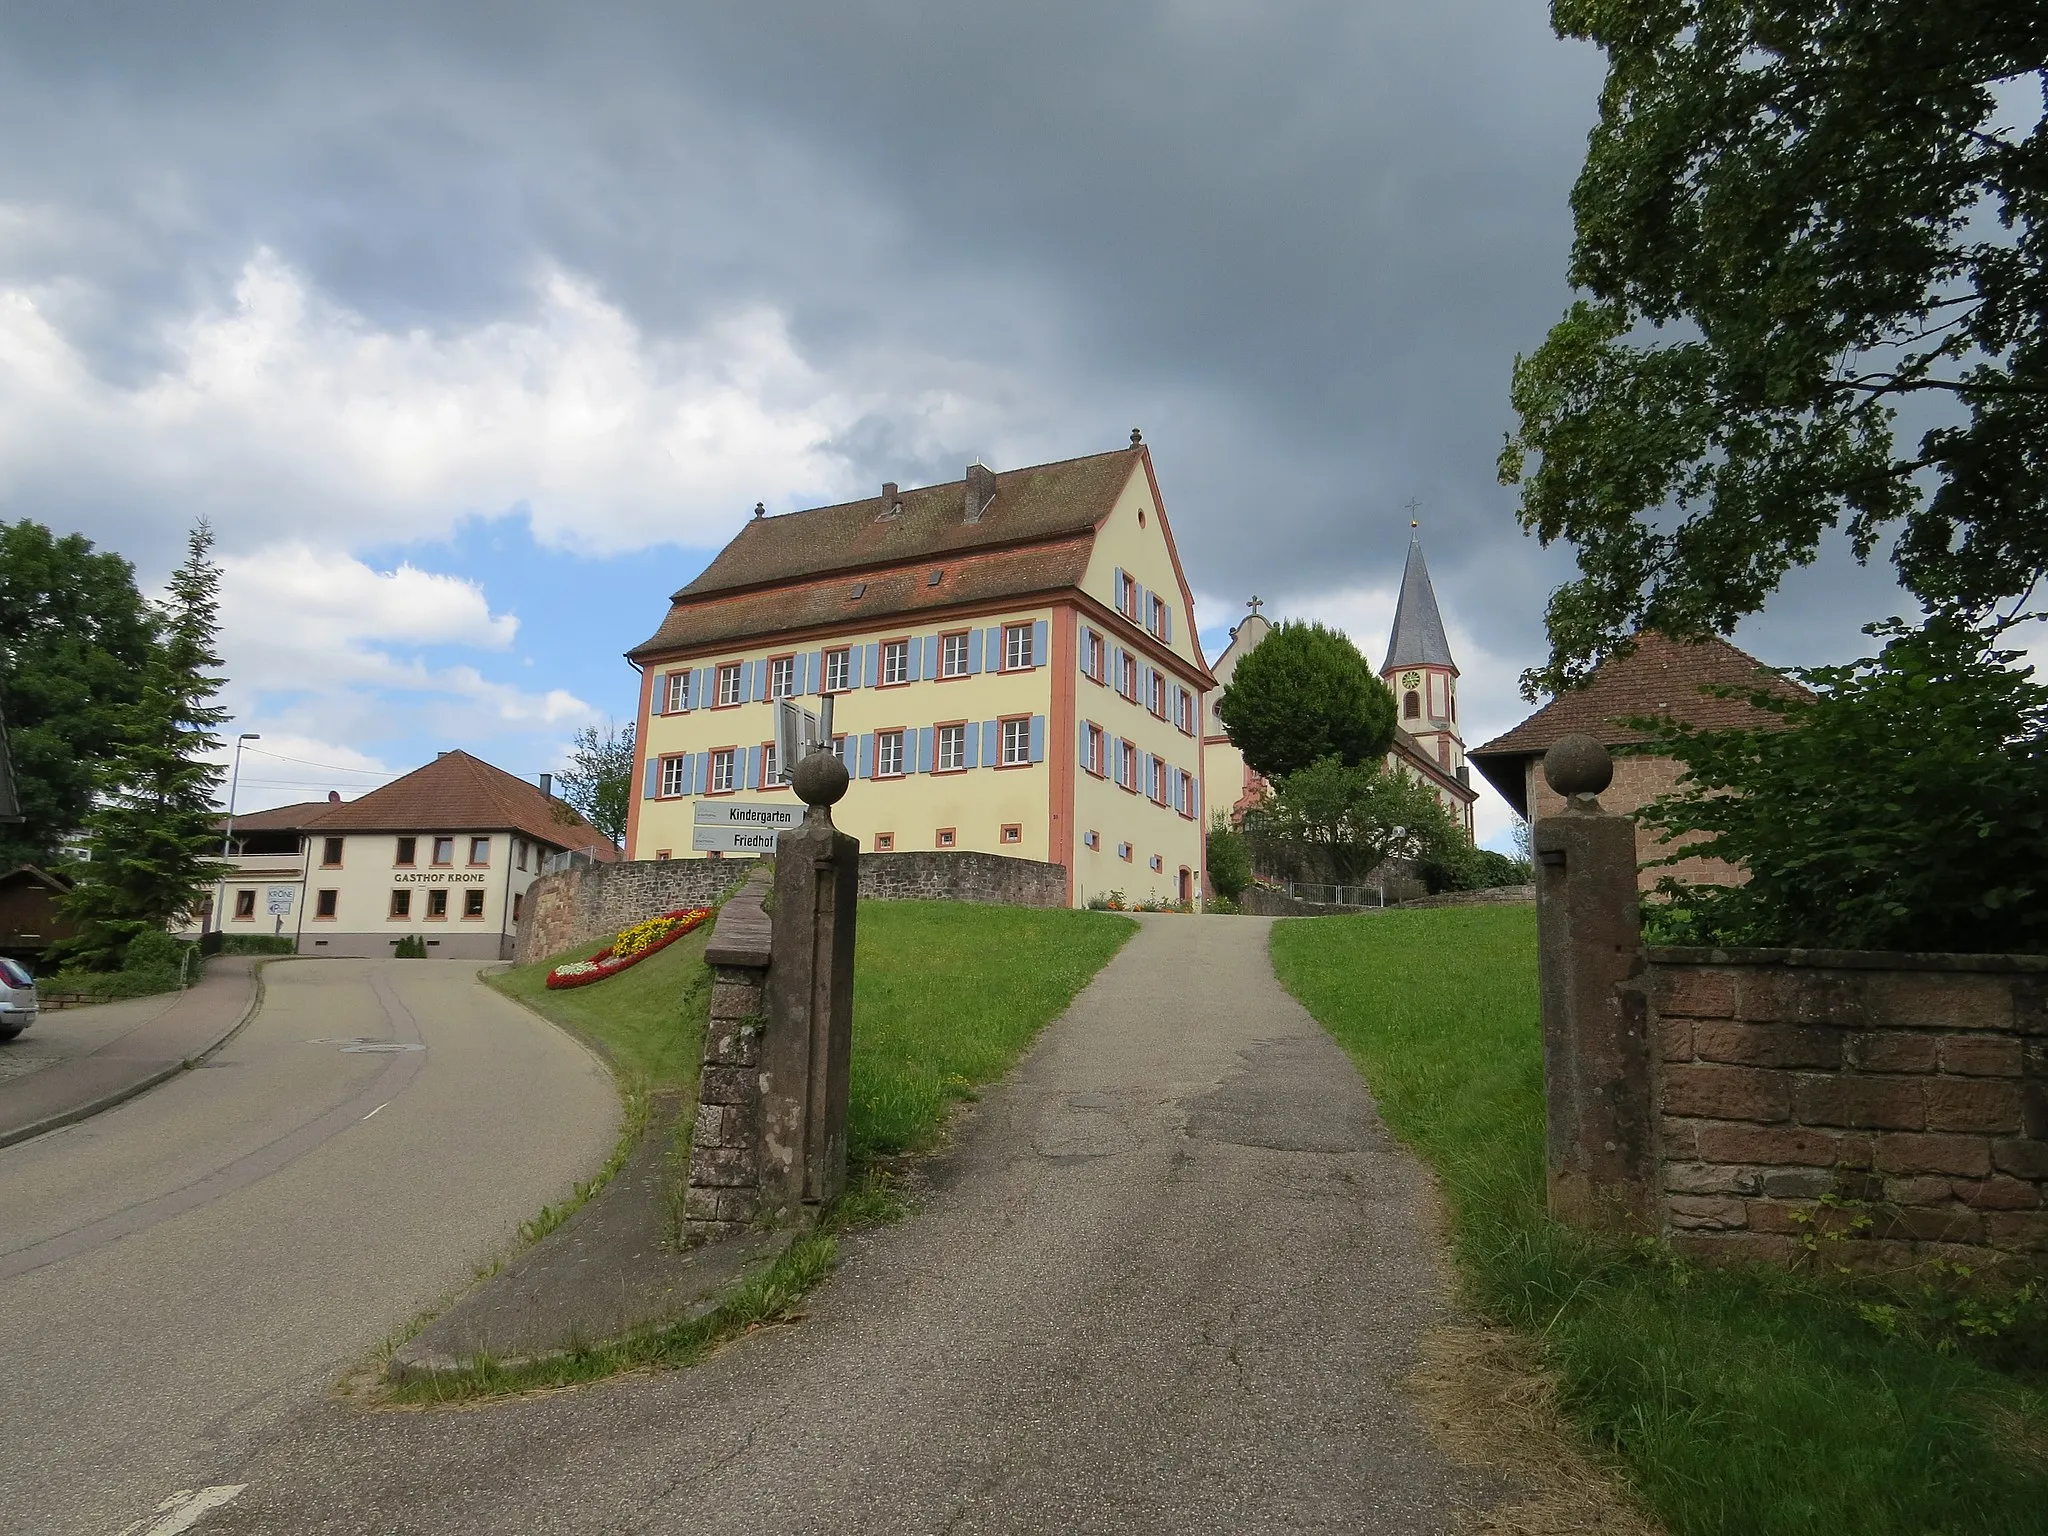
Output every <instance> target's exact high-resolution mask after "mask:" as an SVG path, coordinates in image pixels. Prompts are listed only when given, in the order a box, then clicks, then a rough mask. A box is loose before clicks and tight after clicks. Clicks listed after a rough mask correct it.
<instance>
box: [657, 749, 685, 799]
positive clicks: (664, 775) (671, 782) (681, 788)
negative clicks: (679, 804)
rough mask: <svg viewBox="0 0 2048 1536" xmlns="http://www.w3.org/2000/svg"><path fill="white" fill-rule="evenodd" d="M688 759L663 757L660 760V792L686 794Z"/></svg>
mask: <svg viewBox="0 0 2048 1536" xmlns="http://www.w3.org/2000/svg"><path fill="white" fill-rule="evenodd" d="M689 774H690V760H689V759H688V758H687V757H664V758H663V759H662V760H661V792H662V794H664V795H687V794H688V793H689V792H690V777H689Z"/></svg>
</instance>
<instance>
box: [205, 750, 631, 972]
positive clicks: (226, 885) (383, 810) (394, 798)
mask: <svg viewBox="0 0 2048 1536" xmlns="http://www.w3.org/2000/svg"><path fill="white" fill-rule="evenodd" d="M565 852H573V853H581V854H584V855H586V856H587V857H589V858H591V859H594V860H597V861H599V862H610V861H612V860H615V859H616V858H617V857H618V850H617V849H616V848H614V847H613V846H612V844H611V842H610V841H609V840H608V839H607V838H606V837H605V836H604V834H603V833H601V832H599V831H598V830H597V829H596V828H594V827H592V826H591V825H590V824H589V823H588V822H587V821H585V820H584V819H583V817H582V816H581V815H579V814H578V813H577V812H576V811H575V810H574V809H573V808H572V807H571V806H569V805H568V804H567V803H566V802H564V801H562V800H559V799H557V798H555V797H554V796H552V795H549V794H545V793H543V792H542V790H541V789H540V788H539V787H538V786H537V785H534V784H529V783H527V782H526V780H524V779H521V778H516V777H514V776H513V775H512V774H509V773H507V772H505V771H504V770H503V769H502V768H496V767H493V766H492V765H491V764H489V763H487V762H484V761H483V760H482V759H481V758H476V757H472V756H470V754H469V753H467V752H443V753H441V754H440V755H439V756H437V757H436V758H435V759H434V760H433V761H432V762H430V763H428V764H426V765H425V766H424V767H420V768H415V769H414V770H413V771H412V772H411V773H408V774H406V775H404V776H403V777H402V778H398V779H394V780H393V781H392V782H391V783H389V784H386V785H385V786H384V787H383V788H382V789H377V790H372V791H371V792H370V793H369V794H366V795H362V796H360V797H358V798H357V799H354V800H342V799H340V798H339V797H338V796H337V797H334V798H331V799H328V800H313V801H307V802H305V803H302V804H299V805H287V806H280V807H278V808H276V809H275V810H269V811H258V812H255V813H253V814H250V815H244V816H239V817H237V818H236V819H235V822H234V826H233V829H232V834H231V842H230V849H229V863H230V865H231V873H230V874H229V875H228V877H227V878H226V880H225V881H224V882H222V885H221V887H220V890H221V896H222V910H221V914H220V916H219V919H218V922H217V923H216V922H215V919H214V916H213V913H212V910H211V909H212V906H213V901H212V894H211V893H209V894H208V896H207V898H206V900H205V901H204V902H203V903H202V907H201V911H200V912H199V913H197V914H195V916H196V919H197V922H198V925H199V926H201V927H208V926H218V927H219V928H221V929H222V930H223V931H225V932H226V933H229V934H236V933H247V934H268V935H290V936H292V937H294V938H296V939H297V941H298V952H299V953H300V954H302V955H326V956H330V957H333V958H338V959H339V958H358V959H360V958H364V957H377V956H383V957H389V956H390V955H391V953H392V952H393V950H394V949H395V948H396V947H397V945H398V942H399V940H401V939H404V938H407V937H414V936H416V937H418V938H419V939H420V940H422V942H423V943H424V944H425V946H426V951H427V954H428V956H429V957H430V958H432V959H437V960H509V959H511V958H512V949H513V945H514V943H515V942H516V941H517V937H518V932H519V923H520V920H521V918H522V917H523V916H524V913H525V902H526V889H527V887H528V886H530V885H531V884H532V883H533V882H534V880H535V879H536V878H537V877H538V876H539V874H540V873H541V866H542V865H543V864H544V863H545V862H546V861H547V860H548V859H549V858H551V857H552V856H554V855H555V854H558V853H565Z"/></svg>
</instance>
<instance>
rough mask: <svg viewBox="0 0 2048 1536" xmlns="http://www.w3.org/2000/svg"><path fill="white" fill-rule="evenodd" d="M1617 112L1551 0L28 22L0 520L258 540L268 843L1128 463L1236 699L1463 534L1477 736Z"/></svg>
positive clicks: (2, 361)
mask: <svg viewBox="0 0 2048 1536" xmlns="http://www.w3.org/2000/svg"><path fill="white" fill-rule="evenodd" d="M1599 80H1600V59H1599V57H1598V55H1597V54H1595V53H1594V52H1593V51H1592V50H1590V49H1587V48H1584V47H1581V46H1577V45H1567V44H1564V43H1560V42H1559V41H1557V40H1556V39H1555V38H1554V37H1553V36H1552V35H1551V33H1550V31H1549V28H1548V24H1547V8H1546V7H1545V6H1544V5H1542V4H1539V3H1531V0H1436V3H1434V4H1430V5H1426V6H1424V5H1400V6H1396V5H1384V4H1383V5H1368V6H1361V5H1358V4H1355V3H1352V4H1336V3H1320V0H1261V3H1259V4H1256V5H1254V4H1249V3H1238V4H1222V3H1216V0H1126V3H1122V4H1118V5H1113V6H1105V5H1101V4H1099V3H1098V4H1086V5H1077V4H1067V3H1063V0H1038V3H1035V4H1032V5H1028V6H1025V5H1013V6H1006V7H994V6H982V7H969V6H960V5H957V4H938V3H915V4H914V3H907V0H869V3H855V4H848V3H845V0H836V3H803V0H791V3H783V4H774V5H753V6H735V5H729V4H704V5H695V4H687V3H677V4H669V5H662V6H651V5H650V6H635V7H627V6H602V5H588V4H585V5H576V6H569V5H554V6H545V7H524V6H519V5H513V4H503V3H499V4H492V5H488V6H486V5H474V6H461V5H452V4H431V3H419V0H413V3H408V4H405V5H399V6H390V7H384V6H379V5H374V4H367V3H362V0H356V3H352V4H350V5H348V6H336V5H331V4H330V5H323V6H318V7H313V6H292V5H284V4H276V3H265V4H229V3H216V4H209V5H205V6H195V5H151V6H140V5H133V4H129V5H121V6H109V5H100V4H92V3H82V0H70V3H66V4H61V5H59V4H46V5H41V6H27V5H20V6H10V7H8V8H7V9H6V11H5V12H4V13H0V140H4V142H5V143H7V144H8V145H9V146H10V151H11V152H10V153H9V154H8V155H6V156H5V157H0V518H4V519H14V518H23V517H28V518H35V519H38V520H40V521H43V522H46V523H49V524H51V525H52V526H54V527H56V528H58V529H60V530H65V531H69V530H78V531H82V532H84V533H85V534H87V535H88V536H90V537H91V538H93V539H95V540H96V541H98V542H99V543H100V544H102V545H103V546H106V547H111V548H114V549H117V550H119V551H121V552H122V553H124V554H126V555H127V556H129V557H130V558H131V559H132V560H134V561H135V563H136V565H137V567H138V569H139V571H140V573H141V575H142V577H143V579H144V581H145V583H154V582H157V581H160V580H161V578H162V576H163V574H164V572H165V571H166V570H167V569H168V567H169V566H170V564H171V563H172V562H173V561H174V560H175V559H176V557H177V554H178V551H179V545H180V542H181V539H182V535H183V531H184V530H185V528H186V527H187V526H188V525H189V524H190V522H191V521H192V519H194V518H195V517H198V516H200V515H204V516H207V517H209V518H211V519H212V520H213V522H214V525H215V527H216V528H217V529H218V531H219V534H220V554H221V561H222V565H223V567H224V570H225V573H226V606H225V634H224V644H225V651H226V657H227V661H228V671H229V672H230V673H231V674H232V683H231V687H230V690H229V697H228V702H229V703H230V704H231V705H232V707H233V708H234V709H235V710H236V712H237V716H238V723H237V726H236V727H235V728H237V729H244V730H255V731H260V732H261V733H262V734H263V737H264V741H263V743H262V746H263V749H264V751H265V753H266V754H274V755H266V756H263V757H252V758H250V759H248V760H247V763H246V766H245V770H244V790H243V793H244V799H243V802H242V803H243V804H244V805H250V804H260V803H275V802H279V801H284V800H291V799H299V798H305V797H309V796H312V795H317V794H322V793H324V792H325V791H326V790H328V789H329V788H338V789H341V790H342V791H343V792H344V793H347V794H353V793H356V792H359V791H360V790H361V789H364V788H367V787H371V786H374V785H375V784H377V783H380V782H383V777H382V776H384V775H388V774H390V773H392V772H394V771H400V770H403V769H406V768H409V767H412V766H414V765H416V764H417V763H418V762H419V761H421V760H422V759H423V758H424V757H426V756H427V755H429V754H431V753H432V752H433V751H434V750H435V749H437V748H441V747H450V746H457V745H460V746H464V747H467V748H469V749H470V750H472V751H475V752H477V753H479V754H480V755H482V756H484V757H486V758H489V759H490V760H492V761H494V762H497V763H499V764H500V765H502V766H503V767H505V768H507V769H510V770H512V771H514V772H518V773H522V774H531V773H535V772H538V771H540V770H543V769H546V768H550V767H552V766H555V765H556V764H557V762H558V761H559V759H560V756H561V753H562V750H563V747H564V744H565V743H566V741H567V740H568V738H569V736H570V734H571V733H572V732H573V731H574V730H575V729H577V728H578V727H579V726H582V725H584V724H587V723H592V722H601V721H603V720H604V719H605V718H607V717H615V718H618V719H621V720H623V719H626V718H630V716H631V713H632V708H633V699H634V674H633V672H632V671H631V669H630V668H629V667H628V666H627V665H626V664H625V663H624V662H623V661H622V660H621V659H620V652H621V651H623V650H624V649H626V648H627V647H628V646H630V645H632V644H634V643H635V642H637V641H639V640H640V639H642V638H644V637H645V636H646V635H647V634H648V633H650V632H651V631H652V630H653V628H654V627H655V625H656V623H657V622H658V621H659V619H660V617H661V613H662V611H663V609H664V607H665V599H666V595H667V594H668V593H669V592H671V591H672V590H674V589H675V588H676V587H678V586H680V585H682V584H683V583H684V582H686V581H687V580H689V579H690V578H691V577H692V576H693V575H694V574H695V573H696V572H697V571H698V570H700V569H701V568H702V566H703V565H704V563H705V562H706V561H707V560H708V559H709V558H710V556H711V554H712V553H713V552H714V551H715V550H716V549H717V547H718V546H719V545H720V544H721V543H722V542H723V541H724V540H725V539H726V538H727V537H729V536H730V534H731V533H732V532H733V530H734V529H735V528H736V527H737V526H738V524H739V523H740V522H741V521H742V520H743V519H744V518H745V516H746V515H747V512H748V510H749V509H750V508H751V507H752V506H753V504H754V503H755V502H756V501H763V502H765V503H766V504H767V505H768V507H769V508H770V509H771V510H776V511H781V510H788V509H794V508H798V507H803V506H810V505H816V504H818V503H820V502H824V501H831V500H837V499H841V498H844V497H847V496H853V495H862V494H868V493H870V492H871V491H872V490H873V488H874V487H875V486H877V485H879V484H880V482H881V481H882V480H884V479H892V480H897V481H901V482H903V483H905V484H918V483H925V482H928V481H932V480H939V479H951V478H956V477H957V476H958V475H959V474H960V471H961V466H962V465H963V464H965V463H966V462H967V461H968V460H969V459H970V458H973V457H976V456H980V457H983V458H984V459H986V461H987V462H989V463H991V464H994V465H995V466H997V467H998V468H1009V467H1015V466H1018V465H1023V464H1029V463H1034V462H1039V461H1043V460H1047V459H1055V458H1065V457H1069V456H1072V455H1075V454H1081V453H1089V452H1095V451H1099V450H1102V449H1105V448H1111V447H1115V446H1117V445H1119V444H1121V443H1122V442H1124V441H1125V440H1126V436H1127V434H1128V432H1129V431H1130V429H1131V427H1133V426H1134V425H1135V426H1140V427H1142V428H1143V429H1144V433H1145V438H1146V441H1147V442H1148V443H1150V444H1151V445H1152V449H1153V454H1154V457H1155V461H1156V463H1157V466H1158V469H1159V475H1160V481H1161V486H1162V489H1163V492H1164V494H1165V497H1166V505H1167V511H1168V513H1169V515H1170V516H1171V518H1172V520H1173V524H1174V528H1175V532H1176V535H1177V538H1178V541H1179V547H1180V549H1181V551H1182V555H1183V558H1184V559H1185V561H1186V562H1187V565H1188V574H1189V578H1190V581H1191V582H1192V584H1193V585H1194V587H1195V590H1196V593H1197V601H1198V613H1199V617H1200V619H1201V622H1202V627H1203V630H1204V634H1205V636H1206V637H1207V638H1208V640H1209V650H1210V654H1211V656H1213V655H1214V654H1215V652H1216V649H1217V648H1218V645H1219V643H1220V641H1221V639H1222V638H1223V636H1224V634H1225V633H1226V632H1227V628H1228V625H1229V624H1230V623H1231V622H1233V621H1234V619H1235V618H1236V616H1237V615H1238V614H1239V613H1241V612H1242V603H1243V601H1244V599H1245V597H1246V596H1248V595H1249V594H1250V593H1252V592H1254V591H1256V592H1258V593H1259V594H1261V595H1262V596H1264V597H1265V598H1266V599H1268V612H1269V613H1275V612H1277V613H1280V614H1286V615H1299V616H1310V617H1318V618H1322V619H1325V620H1327V621H1330V622H1333V623H1337V624H1339V625H1341V626H1343V627H1344V628H1346V629H1347V630H1348V631H1349V632H1350V633H1351V634H1352V635H1353V637H1354V638H1355V639H1357V640H1358V641H1359V642H1360V644H1361V645H1362V646H1363V647H1364V648H1365V649H1366V651H1367V654H1368V655H1369V656H1370V657H1371V658H1372V659H1373V660H1374V662H1375V663H1377V661H1378V659H1379V657H1380V654H1381V653H1382V651H1383V649H1384V646H1385V643H1386V631H1387V626H1388V624H1389V621H1390V619H1391V617H1392V608H1393V602H1392V599H1393V589H1394V585H1395V583H1396V581H1397V580H1398V577H1399V573H1400V564H1401V560H1402V556H1403V553H1404V551H1405V547H1406V543H1407V534H1408V521H1409V513H1408V511H1407V510H1406V504H1407V503H1408V502H1410V501H1411V500H1413V501H1415V502H1416V503H1418V504H1419V513H1418V515H1419V516H1420V518H1421V520H1422V523H1423V533H1424V538H1425V542H1426V547H1427V550H1428V554H1429V559H1430V564H1431V568H1432V570H1433V572H1434V575H1435V578H1436V585H1437V592H1438V595H1439V597H1440V599H1441V601H1442V604H1443V607H1444V610H1445V616H1446V618H1447V620H1448V622H1449V625H1450V629H1451V632H1452V637H1453V641H1454V644H1455V647H1456V650H1457V655H1458V660H1459V662H1460V664H1461V667H1462V668H1463V671H1464V676H1465V683H1464V686H1463V689H1462V694H1463V697H1464V699H1465V701H1466V706H1467V710H1468V714H1469V717H1470V718H1469V720H1468V730H1469V731H1470V733H1471V735H1472V737H1473V739H1474V740H1475V742H1476V740H1478V739H1483V738H1484V737H1486V736H1488V735H1491V734H1494V733H1495V732H1497V731H1499V730H1501V729H1505V728H1506V727H1507V726H1508V725H1511V724H1512V723H1513V722H1514V721H1515V720H1516V719H1518V718H1520V716H1521V714H1523V713H1524V712H1525V709H1526V706H1524V705H1522V704H1521V702H1520V701H1519V699H1518V698H1517V696H1516V692H1515V680H1516V676H1517V674H1518V673H1519V672H1520V670H1521V669H1522V667H1524V666H1525V665H1528V664H1529V663H1530V662H1532V661H1533V660H1535V659H1536V658H1537V656H1538V655H1539V654H1540V650H1541V643H1542V638H1541V637H1542V626H1541V616H1542V607H1543V601H1544V598H1545V596H1546V594H1547V592H1548V591H1549V589H1550V588H1551V586H1553V585H1554V584H1555V583H1556V582H1557V581H1558V580H1559V579H1560V578H1561V576H1562V574H1563V573H1564V572H1565V571H1566V570H1567V569H1568V566H1567V564H1566V559H1567V557H1566V556H1564V555H1563V554H1562V553H1561V552H1559V551H1555V550H1553V551H1549V552H1544V551H1540V550H1538V549H1537V548H1536V547H1535V546H1534V544H1533V543H1531V542H1530V541H1528V540H1526V539H1524V538H1523V536H1522V535H1521V534H1520V532H1519V530H1518V529H1517V527H1516V525H1515V522H1514V518H1513V500H1512V497H1511V495H1510V493H1508V492H1506V491H1504V490H1502V489H1501V488H1500V487H1499V486H1498V485H1497V484H1496V483H1495V480H1494V473H1493V460H1494V455H1495V453H1496V451H1497V450H1498V447H1499V445H1500V441H1501V435H1502V433H1503V431H1504V430H1505V429H1506V428H1507V426H1508V424H1509V419H1510V417H1509V412H1508V408H1507V403H1506V394H1507V383H1508V372H1509V368H1510V366H1511V364H1512V360H1513V358H1514V356H1515V354H1516V352H1517V351H1526V350H1528V349H1529V348H1531V347H1533V346H1534V345H1535V344H1536V343H1537V341H1538V340H1540V338H1541V336H1542V334H1543V332H1544V330H1545V329H1546V328H1547V327H1548V326H1549V324H1550V323H1551V322H1552V321H1554V320H1555V319H1556V318H1557V316H1558V314H1559V312H1560V311H1561V309H1562V307H1563V305H1564V304H1565V302H1566V300H1567V293H1566V290H1565V287H1564V284H1563V277H1562V274H1563V270H1564V262H1565V256H1566V251H1567V248H1568V244H1569V240H1570V217H1569V211H1568V206H1567V202H1566V197H1567V193H1568V190H1569V187H1570V184H1571V181H1572V178H1573V177H1574V175H1575V174H1576V171H1577V168H1578V163H1579V159H1580V156H1581V154H1582V152H1583V148H1584V141H1585V134H1586V130H1587V128H1588V126H1589V125H1590V123H1591V121H1592V117H1593V112H1594V100H1595V92H1596V90H1597V88H1598V84H1599ZM1888 585H1889V580H1888V573H1887V572H1885V571H1883V570H1880V571H1875V572H1859V571H1857V570H1855V569H1854V568H1853V567H1852V566H1850V565H1849V564H1848V563H1847V562H1846V561H1844V560H1842V559H1840V558H1835V559H1831V560H1829V561H1827V562H1824V563H1823V565H1822V566H1821V567H1820V568H1819V569H1817V570H1816V571H1812V572H1808V573H1803V574H1802V575H1801V576H1800V577H1799V578H1798V580H1797V581H1796V582H1795V584H1794V586H1793V587H1792V588H1791V589H1790V590H1789V592H1788V595H1787V598H1786V600H1785V601H1783V602H1782V603H1781V604H1780V605H1779V606H1778V608H1777V609H1776V610H1775V611H1774V612H1773V614H1771V615H1770V616H1768V617H1767V618H1766V619H1764V620H1763V621H1760V622H1758V623H1757V624H1754V625H1752V626H1750V627H1748V628H1746V629H1745V630H1744V631H1743V633H1742V635H1741V637H1740V638H1742V639H1743V640H1744V642H1745V643H1747V644H1749V645H1751V646H1752V648H1754V649H1756V650H1757V651H1758V652H1759V653H1760V654H1762V655H1764V656H1765V657H1766V659H1768V660H1772V661H1780V662H1815V661H1822V660H1833V659H1840V658H1842V657H1844V656H1846V655H1851V654H1857V653H1859V643H1860V637H1859V636H1858V635H1857V633H1856V625H1857V624H1858V623H1859V622H1861V621H1862V620H1864V619H1867V618H1869V617H1872V616H1874V615H1875V614H1878V613H1881V612H1885V611H1890V610H1891V609H1893V608H1896V607H1898V606H1900V604H1899V603H1898V602H1897V601H1896V599H1895V596H1894V594H1892V593H1889V592H1887V591H1886V590H1885V589H1886V588H1887V587H1888ZM1481 825H1482V832H1483V834H1484V835H1485V836H1486V838H1487V840H1489V841H1492V842H1494V843H1495V844H1496V845H1499V844H1500V843H1501V842H1502V841H1503V839H1504V837H1505V834H1506V828H1507V816H1506V812H1505V810H1504V808H1503V807H1501V806H1500V805H1499V803H1498V802H1497V801H1495V800H1494V799H1493V798H1492V797H1491V795H1490V794H1489V796H1488V798H1487V801H1486V803H1485V805H1484V806H1483V808H1482V822H1481Z"/></svg>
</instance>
